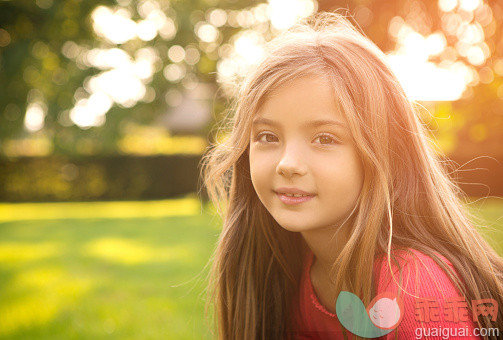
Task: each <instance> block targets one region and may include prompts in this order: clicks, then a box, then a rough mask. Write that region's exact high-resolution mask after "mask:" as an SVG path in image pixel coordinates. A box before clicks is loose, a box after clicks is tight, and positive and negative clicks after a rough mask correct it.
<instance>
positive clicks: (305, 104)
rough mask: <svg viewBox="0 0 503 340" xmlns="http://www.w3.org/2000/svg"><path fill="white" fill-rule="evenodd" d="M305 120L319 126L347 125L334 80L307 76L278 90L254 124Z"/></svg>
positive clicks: (274, 92) (262, 106)
mask: <svg viewBox="0 0 503 340" xmlns="http://www.w3.org/2000/svg"><path fill="white" fill-rule="evenodd" d="M278 122H281V124H283V123H294V122H301V123H303V125H312V126H319V125H324V124H326V123H328V122H335V123H336V124H337V125H340V126H341V127H345V126H346V119H345V117H344V115H343V113H342V112H341V110H340V107H339V105H338V103H337V100H336V97H335V93H334V90H333V87H332V84H331V83H330V81H329V80H328V79H327V78H325V77H320V76H303V77H299V78H297V79H295V80H293V81H291V82H288V83H286V84H283V85H281V86H280V87H278V88H276V89H274V90H273V91H272V92H271V93H270V94H269V95H268V96H267V97H265V98H264V101H263V103H262V105H261V106H260V108H259V109H258V111H257V112H256V114H255V115H254V117H253V125H257V124H268V125H274V123H278Z"/></svg>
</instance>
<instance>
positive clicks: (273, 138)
mask: <svg viewBox="0 0 503 340" xmlns="http://www.w3.org/2000/svg"><path fill="white" fill-rule="evenodd" d="M263 137H265V140H264V138H263ZM257 140H258V141H260V142H263V143H274V142H276V141H277V138H276V136H274V135H273V134H270V133H261V134H259V135H258V136H257Z"/></svg>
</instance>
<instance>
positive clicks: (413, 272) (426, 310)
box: [374, 249, 476, 339]
mask: <svg viewBox="0 0 503 340" xmlns="http://www.w3.org/2000/svg"><path fill="white" fill-rule="evenodd" d="M394 255H395V256H394V259H395V261H394V260H393V259H392V260H391V266H390V264H389V263H388V259H387V257H386V256H383V257H378V258H377V259H376V263H375V265H374V274H375V281H374V283H375V287H376V295H379V294H382V293H385V292H386V293H391V294H393V295H395V296H397V298H398V301H399V302H400V304H401V307H402V308H401V312H402V313H403V319H402V320H401V322H400V324H399V326H398V327H397V329H396V331H397V332H398V334H399V335H400V334H401V335H402V336H405V337H407V338H409V337H410V336H414V335H416V332H417V331H418V330H424V329H430V328H431V329H433V328H435V329H437V330H438V329H440V328H459V327H462V328H466V329H467V330H473V328H474V327H475V324H474V323H473V322H472V321H471V319H470V317H469V316H470V314H469V311H468V307H469V306H468V305H469V303H468V301H466V300H465V298H464V296H463V295H462V293H461V290H460V289H459V287H458V284H457V283H456V282H455V281H458V282H459V284H460V285H461V284H464V283H463V280H462V278H461V277H460V276H459V275H458V273H457V272H456V270H455V268H454V267H453V265H452V263H451V262H450V261H449V260H448V259H447V258H445V257H444V256H442V255H440V254H438V253H436V254H435V255H436V256H437V257H438V259H439V262H440V264H439V263H437V262H436V261H435V259H434V258H433V257H432V256H429V255H427V254H424V253H422V252H420V251H418V250H415V249H407V250H402V251H399V252H395V253H394ZM435 255H434V256H435ZM446 269H447V270H448V271H449V270H450V271H451V272H452V274H453V275H454V277H455V278H456V277H457V278H458V279H459V280H452V279H451V277H450V276H449V275H448V274H447V272H446ZM454 304H455V306H456V310H451V309H452V306H453V305H454ZM394 333H395V332H392V333H390V335H389V336H390V339H391V338H394ZM392 334H393V336H392ZM399 337H400V336H399ZM475 338H476V337H473V338H471V339H475ZM453 339H457V337H453Z"/></svg>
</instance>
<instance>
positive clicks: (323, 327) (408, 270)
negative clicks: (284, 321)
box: [294, 249, 481, 340]
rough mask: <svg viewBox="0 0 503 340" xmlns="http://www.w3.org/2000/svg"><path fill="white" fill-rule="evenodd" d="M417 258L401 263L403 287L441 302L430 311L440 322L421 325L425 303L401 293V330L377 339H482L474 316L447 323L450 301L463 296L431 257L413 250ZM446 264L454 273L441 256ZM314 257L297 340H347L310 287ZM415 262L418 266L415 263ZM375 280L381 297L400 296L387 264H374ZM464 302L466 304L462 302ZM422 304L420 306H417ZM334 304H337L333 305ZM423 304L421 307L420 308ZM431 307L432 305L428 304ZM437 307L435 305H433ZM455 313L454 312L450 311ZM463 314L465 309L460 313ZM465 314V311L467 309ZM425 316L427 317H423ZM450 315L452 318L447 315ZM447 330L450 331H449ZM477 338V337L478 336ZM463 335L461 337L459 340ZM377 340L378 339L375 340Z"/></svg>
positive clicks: (306, 271)
mask: <svg viewBox="0 0 503 340" xmlns="http://www.w3.org/2000/svg"><path fill="white" fill-rule="evenodd" d="M411 251H412V252H413V254H414V255H415V256H412V255H411V254H405V252H404V255H405V260H402V259H401V258H399V259H398V261H399V263H400V266H401V267H402V277H403V281H402V285H403V287H404V288H405V289H406V291H407V292H408V293H410V294H413V295H416V296H418V297H422V298H426V297H427V298H429V301H431V299H432V298H433V299H435V301H438V303H436V305H435V306H438V307H434V308H432V309H430V311H433V312H434V313H435V314H436V315H438V318H439V320H438V321H433V320H430V321H429V322H426V321H427V320H426V319H425V320H424V322H422V321H420V319H419V318H420V316H417V315H416V314H421V313H420V312H421V311H423V310H424V309H422V308H420V307H419V306H420V305H424V300H421V299H419V298H418V299H416V298H415V297H413V296H410V295H408V294H406V293H404V292H402V294H401V297H403V309H402V314H403V317H402V319H401V321H400V323H399V324H398V327H397V328H396V329H395V330H393V331H392V332H391V333H388V334H387V335H385V336H383V337H380V338H378V339H386V340H390V339H395V336H396V334H395V333H397V332H398V337H397V338H398V339H442V338H443V339H445V335H446V334H447V333H446V332H447V331H449V333H448V335H449V337H448V338H449V339H451V340H452V339H463V340H466V339H481V337H479V336H475V335H473V334H474V327H477V326H476V323H474V322H473V321H472V316H471V314H469V312H468V311H467V312H466V313H468V318H469V319H468V320H467V321H461V320H458V322H455V321H456V320H453V321H447V320H446V319H449V317H448V316H446V315H445V314H444V311H447V308H445V306H444V305H445V303H446V301H447V299H448V298H450V297H459V296H461V294H460V293H459V292H458V291H457V290H456V288H455V286H454V284H453V283H452V282H451V281H450V279H449V277H448V275H447V274H445V273H444V271H443V270H442V269H441V268H440V267H439V266H438V265H437V264H436V263H435V261H434V260H433V259H432V258H430V257H429V256H427V255H425V254H423V253H421V252H419V251H417V250H414V249H411ZM439 256H440V258H441V259H442V260H444V261H445V263H446V264H448V265H449V266H451V268H453V269H454V267H453V266H452V264H451V263H450V262H449V261H448V260H447V259H446V258H445V257H443V256H441V255H439ZM313 259H314V254H313V253H312V252H311V251H310V250H309V251H308V255H307V259H306V261H305V265H304V271H303V274H302V279H301V286H300V296H299V297H300V300H299V309H298V311H297V312H298V314H297V315H296V320H297V321H296V323H295V325H294V334H295V339H297V340H305V339H311V340H313V339H320V340H321V339H323V340H331V339H344V335H343V327H342V325H341V324H340V322H339V320H338V318H337V315H335V314H333V313H331V312H329V311H327V310H326V308H325V307H324V306H323V305H322V304H321V303H320V302H319V300H318V298H317V296H316V293H315V292H314V290H313V286H312V283H311V276H310V272H311V265H312V263H313ZM414 262H415V263H414ZM392 268H393V271H394V277H395V279H396V280H397V281H399V272H398V268H397V267H396V266H395V265H393V261H392ZM378 271H379V273H380V274H379V276H376V275H374V277H376V278H379V282H377V279H376V283H377V285H376V287H377V292H378V294H381V293H383V292H391V293H394V294H397V292H398V285H397V283H395V281H394V280H393V278H392V276H391V274H390V270H389V268H388V263H387V261H386V260H385V261H375V265H374V274H378ZM463 301H464V300H463ZM417 302H419V303H420V304H417ZM334 303H335V302H334ZM421 303H422V304H421ZM429 303H430V305H431V304H432V302H429ZM433 304H435V302H433ZM467 304H471V301H467ZM449 310H450V311H452V309H449ZM458 310H461V311H462V310H463V309H458ZM465 310H466V309H465ZM435 314H431V313H429V315H426V317H428V316H432V317H433V318H435ZM423 315H424V313H423ZM447 315H452V313H450V314H449V312H447ZM446 329H447V330H446ZM462 332H467V333H465V334H467V336H465V334H462ZM346 334H347V339H355V337H354V335H353V334H352V333H351V332H349V331H346ZM476 334H478V333H476ZM460 335H462V336H460ZM376 339H377V338H376Z"/></svg>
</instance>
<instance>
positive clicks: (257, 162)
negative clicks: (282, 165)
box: [249, 150, 274, 193]
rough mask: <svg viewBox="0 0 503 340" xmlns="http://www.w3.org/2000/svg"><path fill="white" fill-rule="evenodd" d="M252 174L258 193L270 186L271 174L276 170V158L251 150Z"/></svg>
mask: <svg viewBox="0 0 503 340" xmlns="http://www.w3.org/2000/svg"><path fill="white" fill-rule="evenodd" d="M249 159H250V176H251V180H252V183H253V186H254V187H255V190H256V191H257V193H260V191H263V190H265V188H264V187H265V186H267V187H270V180H271V174H272V173H273V172H274V160H273V159H271V158H270V157H266V156H265V155H262V154H259V153H256V152H253V150H251V151H250V154H249Z"/></svg>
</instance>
